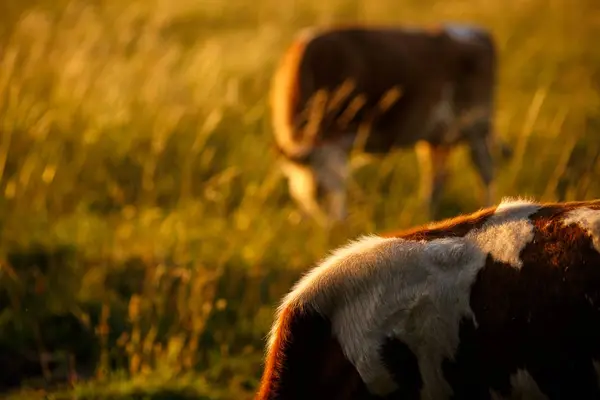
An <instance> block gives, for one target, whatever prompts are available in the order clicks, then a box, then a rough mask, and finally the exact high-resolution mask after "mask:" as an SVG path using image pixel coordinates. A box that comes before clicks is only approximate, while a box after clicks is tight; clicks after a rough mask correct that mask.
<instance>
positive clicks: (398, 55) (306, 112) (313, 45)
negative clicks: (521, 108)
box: [270, 26, 510, 223]
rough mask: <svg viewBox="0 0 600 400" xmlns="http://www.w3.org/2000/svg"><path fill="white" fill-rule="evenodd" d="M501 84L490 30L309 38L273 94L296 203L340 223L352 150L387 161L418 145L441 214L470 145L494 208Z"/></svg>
mask: <svg viewBox="0 0 600 400" xmlns="http://www.w3.org/2000/svg"><path fill="white" fill-rule="evenodd" d="M495 81H496V53H495V45H494V42H493V40H492V37H491V36H490V34H489V33H488V32H486V31H485V30H481V29H476V28H470V27H458V26H447V27H445V28H444V29H439V30H422V31H420V30H408V29H399V28H374V27H372V28H336V29H330V30H323V31H320V32H319V31H317V30H312V31H311V30H305V31H303V32H302V33H301V34H300V35H298V37H296V39H295V41H294V42H293V44H292V45H291V46H290V48H289V49H288V50H287V52H286V53H285V55H284V57H283V58H282V60H281V62H280V64H279V66H278V68H277V70H276V73H275V76H274V78H273V82H272V87H271V94H270V104H271V115H272V124H273V130H274V135H275V142H276V146H277V148H278V150H279V153H280V154H281V155H282V157H281V158H282V167H283V172H284V173H285V175H287V178H288V184H289V191H290V195H291V196H292V197H293V198H294V199H295V201H296V202H297V203H298V204H299V205H300V207H301V208H302V209H303V211H304V212H305V213H306V214H309V215H311V216H312V217H314V218H315V219H317V220H318V221H321V222H322V223H327V222H330V221H331V220H341V219H343V218H344V217H345V214H346V183H347V180H348V177H349V173H350V171H349V162H348V159H349V154H350V152H351V150H353V149H356V150H357V151H362V152H364V153H369V154H374V155H376V154H379V155H382V154H386V153H388V152H390V151H392V150H393V149H394V148H403V147H406V146H413V145H416V148H417V155H418V158H419V164H420V169H421V171H420V172H421V177H422V178H421V179H422V180H421V189H420V192H421V197H422V199H423V200H425V201H426V202H428V204H429V209H430V211H431V212H435V210H436V209H437V205H438V202H439V197H440V194H441V191H442V187H443V184H444V180H445V178H446V175H447V172H446V161H447V159H448V156H449V152H450V149H451V147H453V146H455V145H457V144H460V143H466V144H468V145H469V146H470V152H471V158H472V161H473V162H474V164H475V167H476V168H477V172H478V174H479V175H480V177H481V179H482V180H483V183H484V184H485V187H486V196H485V202H486V205H488V206H489V205H491V202H492V201H493V197H494V194H493V189H492V181H493V178H494V173H493V160H492V155H491V153H492V129H491V124H492V115H493V107H494V104H493V102H494V90H495V83H496V82H495ZM503 146H504V147H503V154H504V155H506V156H508V155H510V149H509V148H508V146H505V145H503ZM321 195H322V196H323V197H325V198H327V200H328V202H329V206H328V210H327V211H324V210H323V208H322V207H321V205H320V204H319V197H320V196H321Z"/></svg>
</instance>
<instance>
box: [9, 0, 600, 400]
mask: <svg viewBox="0 0 600 400" xmlns="http://www.w3.org/2000/svg"><path fill="white" fill-rule="evenodd" d="M446 21H450V22H464V23H476V24H478V25H481V26H484V27H486V28H487V29H489V30H491V32H492V33H493V34H494V36H495V38H496V41H497V45H498V48H499V53H500V54H499V62H500V71H499V84H498V96H497V109H496V120H495V128H496V130H497V132H498V135H499V136H501V137H502V138H504V139H505V140H506V141H508V142H509V143H510V144H511V145H512V146H513V147H514V149H515V156H514V158H513V159H512V160H510V161H509V162H506V163H504V164H501V165H499V166H498V169H497V171H498V172H497V173H498V185H499V187H498V196H499V197H500V196H506V195H521V196H534V197H535V198H536V199H537V200H543V201H553V200H583V199H590V198H598V197H600V186H599V185H598V184H597V182H598V179H599V177H600V159H599V156H600V50H599V49H600V47H599V45H598V39H599V38H600V5H599V4H598V1H597V0H503V1H492V0H401V1H398V0H369V1H366V0H365V1H358V0H327V1H319V0H278V1H276V0H235V1H221V0H196V1H193V0H128V1H119V0H88V1H84V0H2V1H1V2H0V235H1V236H0V237H1V240H0V389H1V390H2V392H1V394H0V396H3V397H5V398H11V399H17V398H19V399H20V398H23V399H25V398H27V399H30V398H31V399H37V398H40V399H41V398H53V399H62V398H64V399H71V398H77V399H108V398H111V399H130V398H131V399H133V398H135V399H159V398H160V399H166V398H171V399H192V398H194V399H240V400H243V399H249V398H251V394H252V393H253V391H254V390H255V388H256V385H257V382H258V379H259V377H260V374H261V371H262V365H261V362H262V357H263V348H264V344H265V342H264V338H265V335H266V333H267V331H268V329H269V325H270V323H271V322H272V317H273V311H274V306H275V305H276V303H277V301H278V300H279V298H280V296H282V295H283V294H284V293H285V292H286V291H287V290H288V289H289V288H290V286H291V285H292V283H293V282H294V281H295V280H296V279H297V278H298V277H299V276H300V274H301V273H302V272H303V271H305V270H306V269H307V268H309V267H310V266H312V265H314V263H315V262H316V261H318V260H319V259H320V258H322V257H324V256H325V255H326V254H327V252H328V251H329V249H330V248H331V247H333V246H336V245H338V244H340V243H342V242H344V241H346V240H347V239H349V238H353V237H355V236H356V235H358V234H361V233H366V232H373V231H383V230H389V229H398V228H402V227H408V226H411V225H415V224H420V223H423V222H426V220H425V219H424V218H423V217H422V215H423V213H422V211H423V210H422V207H421V206H420V205H419V203H418V201H417V197H416V193H417V187H418V169H417V167H416V165H417V164H416V156H415V154H414V151H413V150H412V149H407V150H405V151H401V152H397V153H394V154H392V155H389V156H387V157H385V158H383V159H381V160H378V161H376V162H374V163H371V164H368V165H366V166H364V167H362V168H360V169H359V170H358V171H356V173H355V174H354V175H353V178H354V180H355V181H356V183H355V184H354V185H353V186H351V188H350V192H349V200H350V204H349V212H350V217H349V221H348V224H347V226H346V227H345V228H344V229H343V230H340V231H332V232H326V231H324V230H322V229H320V228H319V227H318V226H317V225H316V224H314V223H312V222H310V221H301V220H300V218H299V214H298V211H297V209H296V206H295V205H294V204H293V203H292V201H291V200H290V199H289V197H288V194H287V190H286V186H285V185H286V183H285V181H284V180H283V179H282V178H281V176H280V175H279V174H278V171H277V169H276V168H275V164H274V161H275V154H274V153H273V152H272V150H271V144H272V139H271V125H270V121H269V110H268V108H267V93H268V85H269V81H270V78H271V74H272V72H273V68H274V66H275V63H276V62H277V60H278V58H279V57H280V56H281V54H282V52H283V50H284V49H285V47H286V46H287V45H288V44H289V43H290V41H291V39H292V36H293V35H294V33H295V32H296V31H297V30H298V29H300V28H302V27H305V26H309V25H315V24H331V23H336V22H360V23H389V24H410V25H420V24H434V23H438V22H446ZM479 185H480V183H479V181H478V178H477V177H476V175H475V173H474V170H473V169H472V168H471V165H470V161H469V160H468V157H467V154H466V151H465V149H458V150H457V151H455V153H454V154H453V156H452V175H451V177H450V179H449V182H448V188H447V190H446V192H445V195H444V200H443V201H444V203H443V205H444V213H445V215H447V216H453V215H456V214H457V213H459V212H470V211H474V210H475V209H477V208H478V207H479V206H480V204H479V199H478V192H477V191H478V190H479V187H480V186H479Z"/></svg>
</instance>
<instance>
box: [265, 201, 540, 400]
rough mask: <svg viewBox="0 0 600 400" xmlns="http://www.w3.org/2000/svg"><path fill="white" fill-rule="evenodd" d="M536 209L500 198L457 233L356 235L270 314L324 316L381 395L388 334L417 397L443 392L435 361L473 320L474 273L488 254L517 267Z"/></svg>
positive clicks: (385, 386) (448, 354) (450, 352)
mask: <svg viewBox="0 0 600 400" xmlns="http://www.w3.org/2000/svg"><path fill="white" fill-rule="evenodd" d="M539 208H540V206H539V205H537V204H534V203H532V202H528V201H524V200H518V201H516V204H514V203H511V202H510V201H504V202H503V203H502V204H501V205H500V206H499V207H498V208H497V210H496V212H495V214H494V215H493V216H491V217H490V218H489V219H488V221H486V223H485V224H484V225H483V226H482V227H481V228H480V229H477V230H473V231H472V232H470V233H469V234H468V235H467V236H465V237H462V238H461V237H452V238H442V239H436V240H432V241H414V240H405V239H401V238H383V237H379V236H375V235H370V236H364V237H361V238H359V239H358V240H355V241H352V242H350V243H349V244H348V245H346V246H343V247H341V248H339V249H337V250H335V251H333V252H332V253H331V255H330V256H329V257H327V258H326V259H325V260H323V261H322V262H321V263H320V264H319V265H318V266H317V267H315V268H314V269H312V270H311V271H310V272H309V273H307V274H306V275H305V276H304V277H303V278H302V279H301V280H300V281H299V282H297V284H296V285H295V286H294V288H293V289H292V291H291V292H290V293H289V294H288V295H287V296H286V297H285V298H284V300H283V302H282V304H281V306H280V308H279V311H278V313H280V312H281V311H282V310H284V309H285V308H287V307H298V308H302V307H304V306H310V307H311V308H313V309H315V310H316V311H317V312H319V313H321V314H322V315H325V316H327V317H329V319H330V320H331V323H332V329H333V333H334V336H335V337H336V338H337V339H338V341H339V342H340V345H341V346H342V349H343V351H344V354H345V355H346V357H347V358H348V359H349V360H350V361H351V362H352V363H353V364H354V366H355V367H356V369H357V370H358V372H359V373H360V375H361V377H362V379H363V380H364V381H365V383H366V385H367V387H368V388H369V390H370V391H371V392H372V393H374V394H378V395H382V396H384V395H386V394H389V393H390V392H392V391H394V390H395V389H396V384H395V382H394V380H393V378H392V376H391V375H390V374H389V372H388V371H387V370H386V368H385V366H384V365H383V363H382V361H381V358H380V355H379V349H380V346H381V343H382V342H383V341H384V340H385V339H386V338H387V337H396V338H398V339H399V340H401V341H402V342H404V343H405V344H406V345H407V346H408V347H409V348H410V349H411V351H413V352H414V353H415V355H416V356H417V358H418V360H419V369H420V373H421V376H422V378H423V384H424V385H423V389H422V391H421V398H424V399H434V398H435V399H445V398H449V397H450V396H451V394H452V390H451V387H450V386H449V384H448V383H447V382H446V380H445V378H444V375H443V371H442V369H441V366H442V362H443V360H444V359H445V358H448V359H453V358H454V355H455V354H456V350H457V348H458V345H459V324H460V321H461V320H462V319H463V318H471V319H472V320H473V321H474V322H475V323H476V322H477V321H475V318H474V315H473V312H472V310H471V307H470V303H469V299H470V289H471V286H472V285H473V283H474V281H475V279H476V277H477V273H478V272H479V271H480V270H481V269H482V268H483V267H484V266H485V259H486V256H487V253H488V252H489V253H490V254H491V255H492V256H493V257H494V259H496V260H498V261H503V262H506V263H510V264H511V265H513V266H515V267H519V266H520V265H521V264H520V260H519V253H520V251H521V249H522V248H523V247H524V246H525V245H526V244H527V243H529V241H530V240H531V237H532V235H533V226H532V224H531V222H530V221H529V218H528V217H529V216H530V215H531V214H533V213H534V212H535V211H537V210H538V209H539ZM277 324H278V322H276V323H275V324H274V326H273V329H272V331H271V338H270V343H272V340H273V338H274V335H275V334H276V332H277V329H278V325H277Z"/></svg>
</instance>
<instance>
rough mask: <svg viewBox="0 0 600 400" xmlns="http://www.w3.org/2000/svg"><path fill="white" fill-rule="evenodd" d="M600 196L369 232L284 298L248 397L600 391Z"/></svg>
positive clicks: (545, 395)
mask: <svg viewBox="0 0 600 400" xmlns="http://www.w3.org/2000/svg"><path fill="white" fill-rule="evenodd" d="M598 360H600V200H596V201H589V202H588V201H585V202H567V203H544V204H539V203H535V202H531V201H527V200H519V199H505V200H503V202H501V203H500V204H499V205H498V206H493V207H490V208H486V209H483V210H480V211H478V212H476V213H474V214H470V215H465V216H461V217H458V218H454V219H450V220H446V221H443V222H440V223H436V224H431V225H429V226H425V227H420V228H416V229H413V230H410V231H404V232H400V233H395V234H387V235H382V236H378V235H370V236H364V237H362V238H360V239H358V240H356V241H354V242H352V243H350V244H348V245H347V246H345V247H343V248H339V249H337V250H335V251H334V252H333V253H332V254H331V255H329V256H328V257H327V258H326V259H325V260H324V261H322V262H321V263H320V264H319V265H318V266H317V267H315V268H314V269H312V270H311V271H310V272H309V273H308V274H306V275H305V276H304V277H303V278H302V279H300V280H299V282H298V283H297V284H296V285H295V287H294V288H293V290H292V291H291V292H290V293H289V294H288V295H287V296H286V297H285V298H284V300H283V302H282V304H281V305H280V307H279V309H278V313H277V317H276V320H275V323H274V324H273V328H272V331H271V335H270V339H269V343H268V352H267V357H266V366H265V370H264V372H263V377H262V381H261V387H260V390H259V392H258V395H257V397H256V399H257V400H291V399H314V400H316V399H338V400H342V399H343V400H350V399H353V400H355V399H431V400H437V399H500V398H513V399H517V398H523V399H571V398H572V399H600V389H599V386H598V377H597V373H596V368H597V361H598Z"/></svg>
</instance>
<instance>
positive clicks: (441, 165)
mask: <svg viewBox="0 0 600 400" xmlns="http://www.w3.org/2000/svg"><path fill="white" fill-rule="evenodd" d="M415 149H416V153H417V159H418V162H419V174H420V185H419V199H420V201H421V202H423V203H425V204H426V205H427V210H428V212H429V219H435V218H437V216H438V213H439V208H440V202H441V197H442V193H443V190H444V186H445V183H446V180H447V177H448V157H449V156H450V147H448V146H437V145H432V144H430V143H427V142H425V141H419V142H417V144H416V146H415Z"/></svg>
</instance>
